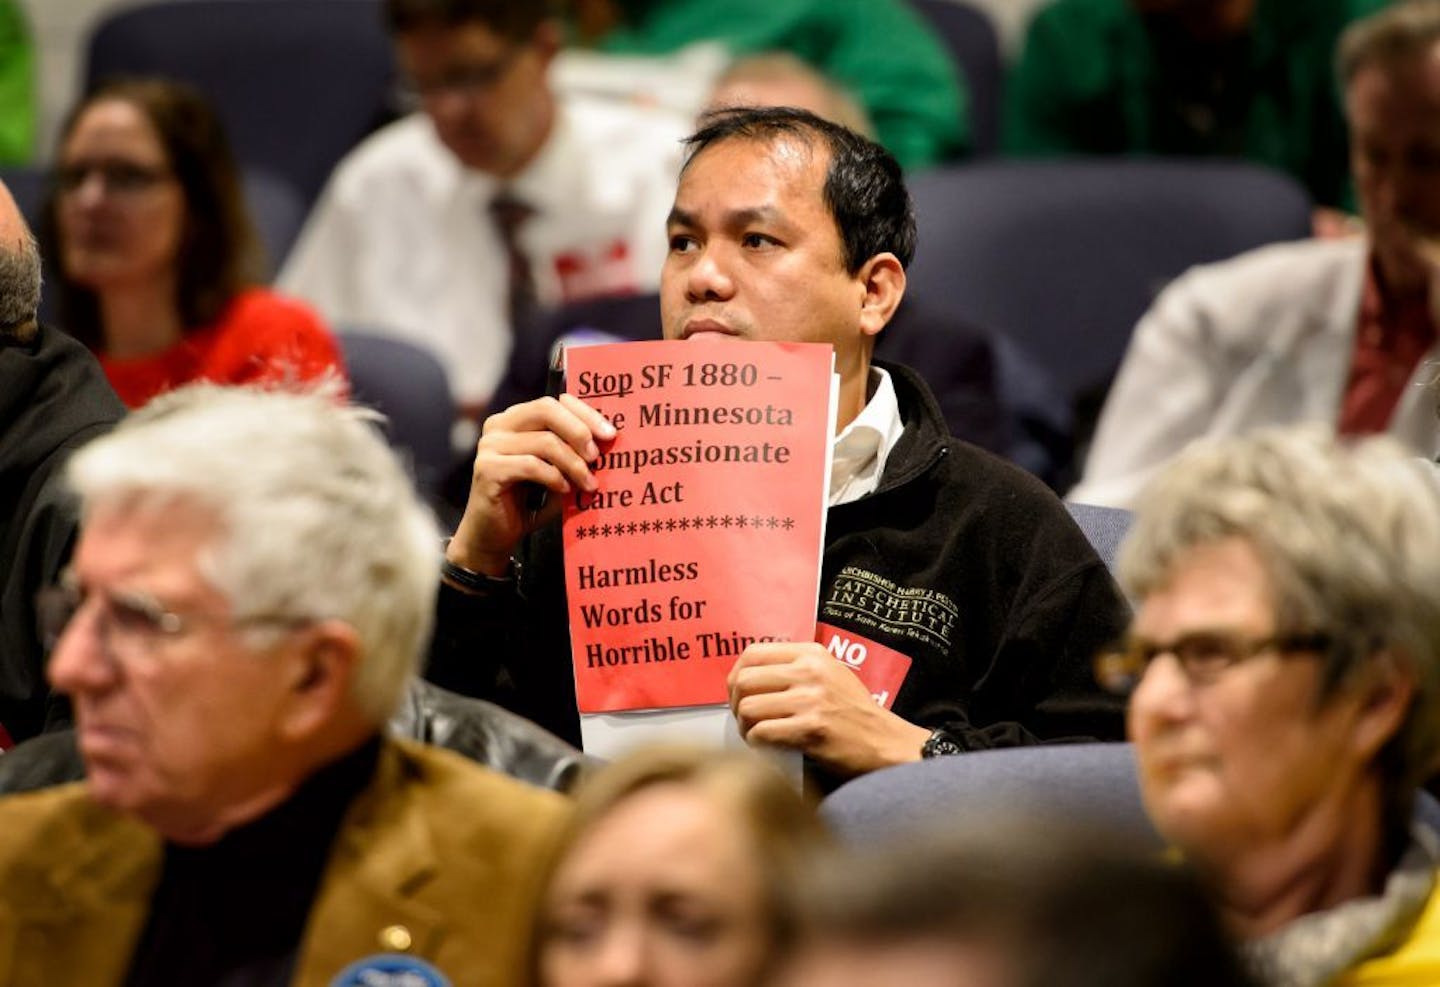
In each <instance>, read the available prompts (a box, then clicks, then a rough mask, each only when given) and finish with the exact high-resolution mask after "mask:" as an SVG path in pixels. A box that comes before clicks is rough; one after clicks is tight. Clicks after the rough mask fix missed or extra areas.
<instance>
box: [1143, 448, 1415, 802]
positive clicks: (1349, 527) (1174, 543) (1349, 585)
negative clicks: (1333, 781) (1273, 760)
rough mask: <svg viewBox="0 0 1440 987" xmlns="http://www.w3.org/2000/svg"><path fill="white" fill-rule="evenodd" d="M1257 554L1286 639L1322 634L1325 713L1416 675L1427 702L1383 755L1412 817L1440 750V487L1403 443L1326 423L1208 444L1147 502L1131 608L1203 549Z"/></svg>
mask: <svg viewBox="0 0 1440 987" xmlns="http://www.w3.org/2000/svg"><path fill="white" fill-rule="evenodd" d="M1227 538H1240V539H1243V540H1244V541H1245V542H1246V543H1248V544H1249V545H1250V546H1251V547H1253V548H1254V549H1255V551H1256V553H1257V554H1258V555H1259V557H1260V559H1261V562H1262V564H1263V565H1264V568H1265V571H1266V575H1267V576H1268V578H1269V581H1270V586H1271V590H1272V593H1273V597H1274V607H1275V624H1276V626H1275V631H1276V633H1277V634H1308V633H1317V634H1321V635H1324V636H1325V637H1326V639H1327V640H1328V641H1330V642H1332V646H1331V647H1330V649H1329V651H1328V653H1327V656H1326V667H1325V674H1324V685H1323V688H1322V691H1321V695H1320V701H1321V702H1322V703H1323V702H1325V701H1326V700H1328V699H1329V698H1330V697H1332V696H1333V695H1334V694H1335V692H1336V690H1337V689H1338V688H1339V687H1340V686H1341V684H1342V683H1345V682H1346V681H1348V680H1349V679H1350V678H1351V677H1352V676H1353V675H1354V674H1355V673H1357V672H1358V671H1359V670H1360V669H1362V668H1363V667H1365V666H1366V664H1367V663H1368V662H1369V661H1370V660H1372V659H1374V658H1375V657H1376V656H1378V655H1380V654H1388V655H1390V656H1392V657H1393V658H1394V659H1395V660H1397V661H1399V662H1401V663H1402V664H1403V665H1404V666H1405V667H1406V668H1407V669H1409V671H1410V672H1411V673H1412V674H1413V676H1414V679H1415V684H1416V696H1415V701H1414V703H1413V704H1412V705H1411V708H1410V710H1409V713H1408V715H1407V717H1406V722H1405V723H1404V725H1402V727H1401V729H1400V732H1399V733H1398V734H1397V736H1396V737H1395V738H1394V739H1393V740H1392V741H1391V744H1390V747H1389V748H1388V749H1387V751H1385V752H1383V753H1382V762H1383V763H1382V765H1381V767H1382V769H1383V770H1384V771H1385V773H1386V774H1387V775H1389V777H1388V778H1387V784H1394V785H1398V786H1400V787H1399V788H1397V789H1396V790H1395V791H1393V792H1392V793H1391V795H1392V798H1393V799H1398V800H1399V801H1398V804H1399V805H1400V806H1408V802H1409V798H1410V795H1411V794H1412V793H1413V791H1414V789H1415V787H1416V786H1418V785H1419V784H1420V782H1421V781H1423V780H1424V779H1425V778H1426V777H1428V775H1429V774H1430V773H1431V771H1432V770H1433V768H1434V766H1435V763H1436V755H1437V752H1440V485H1437V480H1436V476H1435V467H1434V466H1433V465H1432V464H1430V463H1427V462H1425V461H1423V460H1420V459H1417V458H1415V456H1414V454H1413V453H1411V452H1410V451H1408V450H1406V449H1405V448H1404V447H1403V446H1401V445H1400V443H1398V442H1396V441H1395V440H1394V439H1391V438H1388V437H1383V436H1382V437H1374V438H1369V439H1366V440H1364V441H1361V442H1357V443H1354V444H1347V443H1345V442H1343V441H1342V440H1339V439H1337V438H1335V437H1334V436H1333V435H1332V434H1331V433H1330V430H1329V429H1327V428H1324V427H1322V426H1299V427H1289V428H1271V429H1262V430H1259V431H1256V432H1254V433H1252V434H1250V435H1247V436H1244V437H1241V438H1231V439H1226V440H1222V441H1216V442H1208V443H1197V444H1195V445H1193V446H1191V447H1190V448H1189V449H1187V450H1186V451H1185V452H1183V453H1181V454H1180V455H1179V456H1178V457H1177V458H1176V459H1175V460H1174V461H1173V462H1172V463H1171V464H1170V465H1169V466H1168V467H1166V468H1165V469H1164V470H1163V471H1162V472H1161V473H1160V474H1159V475H1158V476H1157V477H1156V478H1155V479H1154V480H1153V481H1152V482H1151V484H1150V485H1149V486H1148V487H1146V489H1145V490H1144V491H1143V492H1142V493H1141V495H1140V498H1139V499H1138V500H1137V502H1136V505H1135V522H1134V525H1133V526H1132V528H1131V531H1130V534H1129V537H1128V538H1127V539H1126V541H1125V544H1124V545H1123V546H1122V547H1121V550H1120V558H1119V571H1120V578H1121V582H1122V583H1123V584H1124V586H1125V588H1126V591H1127V592H1128V593H1130V594H1131V596H1132V598H1133V599H1143V598H1144V597H1145V596H1147V595H1149V594H1150V593H1151V592H1153V591H1154V590H1156V589H1158V588H1160V587H1162V586H1164V585H1165V584H1166V583H1167V581H1168V580H1169V579H1170V577H1171V575H1172V573H1173V570H1174V567H1175V565H1176V563H1177V562H1178V561H1179V560H1180V558H1181V557H1182V556H1183V555H1184V554H1185V553H1187V552H1188V551H1190V550H1191V549H1193V548H1195V547H1197V546H1200V545H1205V544H1209V543H1213V542H1217V541H1221V540H1224V539H1227Z"/></svg>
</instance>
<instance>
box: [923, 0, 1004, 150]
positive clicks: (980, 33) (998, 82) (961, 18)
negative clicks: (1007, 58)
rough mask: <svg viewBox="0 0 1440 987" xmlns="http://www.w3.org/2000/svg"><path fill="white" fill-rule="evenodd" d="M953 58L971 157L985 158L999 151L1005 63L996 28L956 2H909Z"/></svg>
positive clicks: (978, 12)
mask: <svg viewBox="0 0 1440 987" xmlns="http://www.w3.org/2000/svg"><path fill="white" fill-rule="evenodd" d="M911 3H912V4H914V6H915V8H916V10H918V11H919V12H920V13H921V15H923V16H924V18H925V20H926V21H927V22H929V24H930V26H931V27H932V28H933V29H934V30H935V33H936V34H938V35H939V36H940V40H942V41H943V42H944V43H945V47H946V48H947V49H948V50H949V52H950V57H951V58H953V59H954V61H955V65H956V67H957V68H958V69H959V70H960V79H961V81H962V82H963V83H964V84H965V90H966V92H965V99H966V106H967V108H968V115H969V120H970V154H971V156H973V157H986V156H989V155H992V154H994V153H995V152H996V151H998V150H999V149H1000V117H1001V109H1000V107H1001V97H1002V91H1003V87H1004V82H1005V62H1004V58H1003V57H1002V55H1001V52H1000V38H999V35H998V33H997V32H996V30H995V25H994V24H993V23H992V22H991V20H990V18H989V16H988V15H987V14H986V13H985V12H984V11H982V10H979V9H977V8H975V7H971V6H968V5H966V4H962V3H956V2H955V0H911Z"/></svg>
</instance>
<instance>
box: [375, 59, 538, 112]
mask: <svg viewBox="0 0 1440 987" xmlns="http://www.w3.org/2000/svg"><path fill="white" fill-rule="evenodd" d="M523 48H524V46H523V45H512V46H510V47H509V48H507V49H505V51H504V52H503V53H501V54H500V56H499V57H497V58H492V59H491V60H490V61H488V62H476V63H474V64H471V65H459V66H455V67H453V68H451V69H449V70H447V71H446V72H444V73H442V74H441V75H440V76H438V77H437V78H434V79H424V80H420V79H411V80H409V81H407V82H404V83H402V84H401V85H400V90H399V99H400V102H401V104H402V105H404V106H406V107H409V108H411V109H413V108H415V107H418V106H419V105H420V104H421V103H423V102H424V101H425V100H430V99H438V98H439V97H441V96H450V95H455V96H483V95H485V94H486V93H488V92H489V91H490V90H491V89H493V88H495V86H496V85H497V84H498V83H499V82H500V80H501V79H503V78H504V77H505V73H506V72H508V71H509V70H510V66H511V65H512V64H513V63H514V61H515V59H516V58H518V57H519V55H520V52H521V51H522V50H523Z"/></svg>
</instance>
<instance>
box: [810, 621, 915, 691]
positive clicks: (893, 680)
mask: <svg viewBox="0 0 1440 987" xmlns="http://www.w3.org/2000/svg"><path fill="white" fill-rule="evenodd" d="M815 640H817V641H819V642H820V643H821V644H823V645H825V650H826V651H829V652H830V653H831V654H832V655H834V656H835V660H836V661H838V662H840V663H841V664H842V665H845V666H847V667H848V668H849V669H850V670H851V671H852V672H854V673H855V674H856V675H858V676H860V681H861V682H864V683H865V688H867V689H869V690H870V695H872V696H874V697H875V701H876V702H877V703H879V704H880V705H881V706H883V707H885V708H886V709H889V708H890V707H891V706H893V705H894V704H895V694H896V693H898V692H899V691H900V686H901V685H902V684H903V683H904V682H905V676H906V675H908V674H909V673H910V659H909V658H907V657H906V656H905V655H902V654H901V653H900V652H898V651H896V650H895V649H894V648H887V647H885V645H883V644H876V643H875V642H874V641H871V640H869V639H867V638H863V637H861V636H860V635H859V634H856V633H854V632H853V631H844V630H841V629H840V628H838V627H832V626H830V625H829V624H816V625H815Z"/></svg>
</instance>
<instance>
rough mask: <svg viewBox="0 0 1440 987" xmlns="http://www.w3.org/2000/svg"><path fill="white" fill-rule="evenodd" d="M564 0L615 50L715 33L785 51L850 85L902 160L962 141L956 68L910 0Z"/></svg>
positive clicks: (668, 48)
mask: <svg viewBox="0 0 1440 987" xmlns="http://www.w3.org/2000/svg"><path fill="white" fill-rule="evenodd" d="M570 3H571V6H572V8H573V12H574V13H573V17H574V21H575V24H576V26H577V33H578V35H579V38H580V40H581V41H582V42H588V43H592V44H594V45H596V46H598V47H599V48H600V49H601V50H602V51H606V52H611V53H615V54H622V55H636V54H643V55H660V54H666V53H669V52H674V51H677V50H679V49H682V48H684V47H685V46H687V45H691V44H694V43H697V42H704V41H719V42H721V43H723V44H724V45H725V46H726V48H727V49H729V51H730V52H731V53H732V54H733V55H735V56H737V57H740V56H745V55H753V54H757V53H761V52H769V51H789V52H792V53H794V54H795V55H797V56H799V57H800V58H802V59H804V60H805V61H807V62H809V63H810V64H811V65H813V66H815V67H816V68H817V69H818V70H819V71H820V72H821V73H823V74H824V75H825V76H826V77H828V78H830V79H834V80H835V81H836V82H838V83H839V84H840V85H842V86H844V87H845V88H846V89H848V90H849V91H850V92H852V93H854V94H855V97H856V98H857V99H858V100H859V102H860V104H861V105H862V106H863V107H864V109H865V111H866V112H867V113H868V115H869V117H870V119H871V120H873V121H874V124H875V130H876V132H877V133H878V135H879V141H880V143H881V144H883V145H885V147H886V148H887V149H888V150H889V151H890V153H892V154H894V155H895V157H896V158H897V159H898V160H899V161H900V163H901V164H902V165H903V166H904V167H906V168H923V167H925V166H927V165H934V164H939V163H941V162H943V161H946V160H948V159H950V158H954V157H956V156H957V155H959V154H961V153H963V151H964V149H965V145H966V142H967V140H968V126H967V124H966V109H965V96H964V90H963V88H962V82H961V79H960V75H959V70H958V67H957V66H956V65H955V63H954V61H953V59H952V58H951V57H950V54H949V52H948V51H947V50H946V49H945V48H944V46H943V45H942V44H941V42H940V39H939V38H937V37H936V36H935V34H934V33H933V32H932V31H931V29H930V27H929V25H928V24H927V23H926V22H925V20H924V18H923V17H922V16H921V15H920V14H919V13H918V12H917V11H915V10H914V9H913V8H912V7H911V6H910V4H909V3H908V2H907V0H663V2H660V0H570ZM805 108H807V109H808V108H810V107H808V106H806V107H805ZM839 122H842V123H847V124H848V123H849V121H839Z"/></svg>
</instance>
